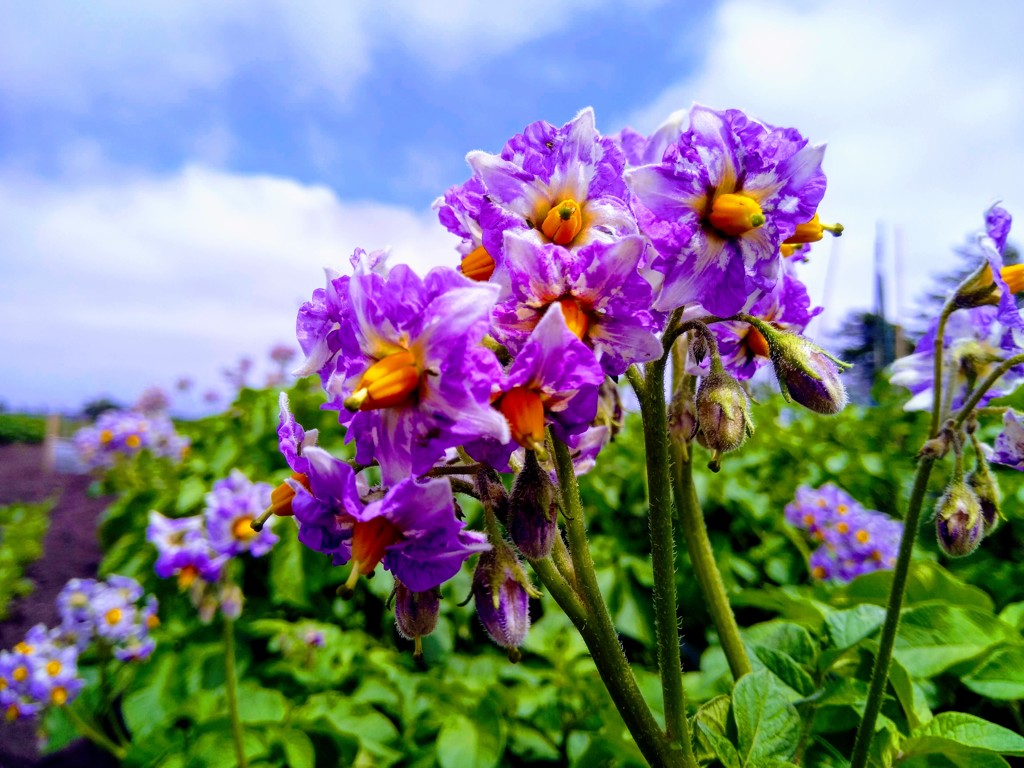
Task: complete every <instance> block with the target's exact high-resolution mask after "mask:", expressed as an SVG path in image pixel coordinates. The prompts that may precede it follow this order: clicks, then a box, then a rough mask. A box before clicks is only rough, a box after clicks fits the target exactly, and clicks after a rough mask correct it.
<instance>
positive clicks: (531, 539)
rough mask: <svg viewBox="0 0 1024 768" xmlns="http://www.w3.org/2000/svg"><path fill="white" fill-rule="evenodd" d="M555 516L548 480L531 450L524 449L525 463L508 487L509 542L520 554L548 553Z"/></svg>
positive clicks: (534, 556) (530, 556)
mask: <svg viewBox="0 0 1024 768" xmlns="http://www.w3.org/2000/svg"><path fill="white" fill-rule="evenodd" d="M557 516H558V504H557V502H555V500H554V488H553V487H552V485H551V480H550V478H549V477H548V474H547V472H545V471H544V470H543V469H541V466H540V464H539V463H538V461H537V457H536V456H535V455H534V452H533V451H527V452H526V464H525V465H524V466H523V471H522V472H520V473H519V476H518V477H516V482H515V485H513V486H512V496H511V499H510V501H509V521H508V532H509V535H510V536H511V537H512V542H513V543H514V544H515V545H516V548H517V549H518V550H519V551H520V552H522V553H523V556H524V557H526V558H528V559H530V560H539V559H541V558H544V557H547V556H548V555H549V554H550V553H551V547H552V545H553V544H554V543H555V536H557V535H558V521H557Z"/></svg>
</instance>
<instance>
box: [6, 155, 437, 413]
mask: <svg viewBox="0 0 1024 768" xmlns="http://www.w3.org/2000/svg"><path fill="white" fill-rule="evenodd" d="M0 232H2V233H3V236H2V240H3V245H2V246H0V249H2V252H3V263H4V291H3V292H2V293H0V327H2V328H3V329H4V332H3V333H2V334H0V358H2V359H4V360H7V361H9V362H10V361H19V360H20V361H25V363H26V364H23V365H20V364H18V363H16V362H15V363H14V364H13V365H9V366H8V367H7V370H8V371H10V373H9V374H7V375H5V376H4V381H3V386H2V388H0V397H2V398H5V399H7V400H8V401H9V402H11V403H12V404H21V405H34V404H43V403H46V404H51V405H61V406H64V407H68V406H70V407H74V406H76V405H80V404H81V402H82V400H83V399H84V398H85V397H88V396H90V395H95V394H99V393H102V392H108V393H112V394H114V395H117V396H118V397H120V398H121V399H122V400H131V399H132V398H133V397H134V396H135V395H137V394H138V393H139V392H140V391H141V389H142V388H143V387H145V386H147V385H149V384H153V383H161V384H164V385H165V386H166V385H169V384H170V383H172V382H173V381H174V380H175V379H176V377H177V376H178V375H180V374H189V375H192V376H194V377H195V378H197V379H199V380H200V382H202V383H203V384H204V385H209V384H216V383H218V381H219V380H218V375H217V372H218V371H219V370H220V368H221V367H223V366H225V365H230V364H231V363H232V362H233V361H234V360H236V359H237V358H238V357H239V356H240V355H242V354H248V355H250V356H253V357H256V358H261V357H264V356H265V354H266V351H267V350H268V349H269V347H270V346H271V345H272V344H274V343H275V342H278V341H287V340H292V339H294V323H295V313H296V310H297V309H298V306H299V304H300V303H301V302H302V301H303V300H305V299H307V298H308V297H309V295H310V294H311V293H312V292H313V290H314V289H315V288H317V287H321V286H322V284H323V271H322V267H324V266H333V267H335V268H336V269H339V270H345V269H347V268H348V257H349V255H350V254H351V253H352V251H353V249H354V248H356V247H357V246H360V247H365V248H367V249H372V248H379V247H383V246H386V245H389V244H390V245H391V246H392V254H393V256H392V261H393V262H399V261H402V262H406V263H409V264H411V265H413V266H414V267H415V268H416V269H417V270H420V271H421V272H422V271H425V270H426V269H428V268H429V267H430V266H433V265H436V264H442V263H448V264H454V263H456V261H457V254H456V253H455V250H454V245H455V239H454V238H453V237H452V236H450V235H449V234H448V233H447V232H446V231H445V230H444V229H443V228H442V227H441V226H440V225H439V224H438V223H437V220H436V217H435V215H434V214H433V212H431V211H422V212H420V211H412V210H409V209H405V208H400V207H395V206H387V205H381V204H376V203H368V202H367V203H351V202H345V203H343V202H341V201H339V200H338V199H337V198H336V197H335V195H334V194H333V193H332V192H331V191H329V190H328V189H326V188H324V187H312V186H303V185H301V184H298V183H295V182H293V181H290V180H286V179H281V178H274V177H268V176H239V175H231V174H226V173H221V172H218V171H213V170H209V169H207V168H203V167H198V166H194V167H190V168H186V169H185V170H183V171H181V172H180V173H177V174H174V175H171V176H166V177H159V178H157V177H135V178H121V179H118V180H115V181H107V182H103V183H98V182H93V183H89V184H86V185H82V186H78V187H74V188H71V187H68V186H66V185H55V184H50V183H46V182H40V181H33V180H30V179H25V178H15V177H10V176H8V177H0Z"/></svg>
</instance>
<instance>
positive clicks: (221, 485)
mask: <svg viewBox="0 0 1024 768" xmlns="http://www.w3.org/2000/svg"><path fill="white" fill-rule="evenodd" d="M272 490H273V489H272V488H271V487H270V485H268V484H267V483H253V482H250V481H249V479H248V478H247V477H246V476H245V475H244V474H242V473H241V472H240V471H238V470H237V469H235V470H232V472H231V475H230V476H229V477H227V478H225V479H223V480H218V481H217V482H216V483H214V484H213V490H212V491H211V492H210V493H208V494H206V509H205V510H204V511H203V515H204V518H205V521H206V532H207V535H208V537H209V540H210V545H211V546H212V547H213V550H214V551H215V552H216V553H217V554H219V555H226V556H228V557H236V556H237V555H240V554H241V553H243V552H248V553H249V554H251V555H252V556H253V557H262V556H263V555H265V554H267V552H269V551H270V550H271V548H272V547H273V546H274V544H276V543H277V541H278V538H277V536H275V535H274V534H273V533H271V532H270V531H268V530H266V527H264V528H263V529H262V530H261V531H255V530H254V529H253V527H252V525H251V523H252V521H253V520H255V519H256V518H257V517H259V515H260V513H261V512H263V510H264V509H266V508H267V506H269V505H270V495H271V491H272ZM272 521H273V518H271V519H270V520H268V521H267V523H266V525H267V526H269V525H270V524H271V523H272Z"/></svg>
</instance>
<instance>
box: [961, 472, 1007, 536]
mask: <svg viewBox="0 0 1024 768" xmlns="http://www.w3.org/2000/svg"><path fill="white" fill-rule="evenodd" d="M967 485H968V486H969V487H970V489H971V490H972V491H974V495H975V496H977V497H978V505H979V506H980V507H981V519H982V527H983V528H984V535H985V536H988V535H989V534H990V533H992V531H994V530H995V529H996V526H997V525H999V517H1000V514H999V506H1000V494H999V485H998V483H996V480H995V478H994V477H992V473H991V472H989V471H988V468H984V469H976V470H974V471H973V472H971V474H970V475H968V476H967Z"/></svg>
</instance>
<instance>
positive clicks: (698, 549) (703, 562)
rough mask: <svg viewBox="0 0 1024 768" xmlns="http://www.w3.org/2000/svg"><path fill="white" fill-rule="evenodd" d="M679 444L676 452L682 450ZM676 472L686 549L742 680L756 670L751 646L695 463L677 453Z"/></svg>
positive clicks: (731, 664) (725, 648) (728, 655)
mask: <svg viewBox="0 0 1024 768" xmlns="http://www.w3.org/2000/svg"><path fill="white" fill-rule="evenodd" d="M678 450H679V449H678V446H676V451H677V452H678ZM675 462H676V467H675V472H674V473H673V478H672V479H673V487H674V490H675V498H676V508H677V509H678V510H679V524H680V526H681V527H682V529H683V539H684V541H685V542H686V550H687V551H688V552H689V553H690V562H691V563H693V570H694V572H695V573H696V575H697V583H698V584H699V585H700V591H701V593H702V594H703V595H704V599H705V601H707V606H708V611H709V612H710V613H711V619H712V621H713V622H714V624H715V629H717V630H718V639H719V642H721V644H722V650H723V651H725V658H726V659H727V660H728V661H729V669H730V670H731V671H732V676H733V679H735V680H739V679H740V678H741V677H743V676H744V675H746V674H749V673H750V672H751V671H753V669H752V667H751V666H750V659H749V658H748V657H747V649H746V647H745V646H744V645H743V640H742V639H741V638H740V628H739V626H738V625H737V624H736V617H735V615H733V612H732V606H731V605H729V597H728V595H727V594H726V591H725V584H724V583H723V581H722V575H721V573H719V571H718V564H717V563H716V562H715V553H714V550H713V549H712V548H711V540H710V539H709V538H708V529H707V526H706V525H705V524H704V514H703V512H702V511H701V508H700V500H699V499H698V498H697V489H696V488H694V485H693V464H692V463H691V462H688V461H683V460H682V456H680V455H678V453H677V455H676V456H675Z"/></svg>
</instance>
